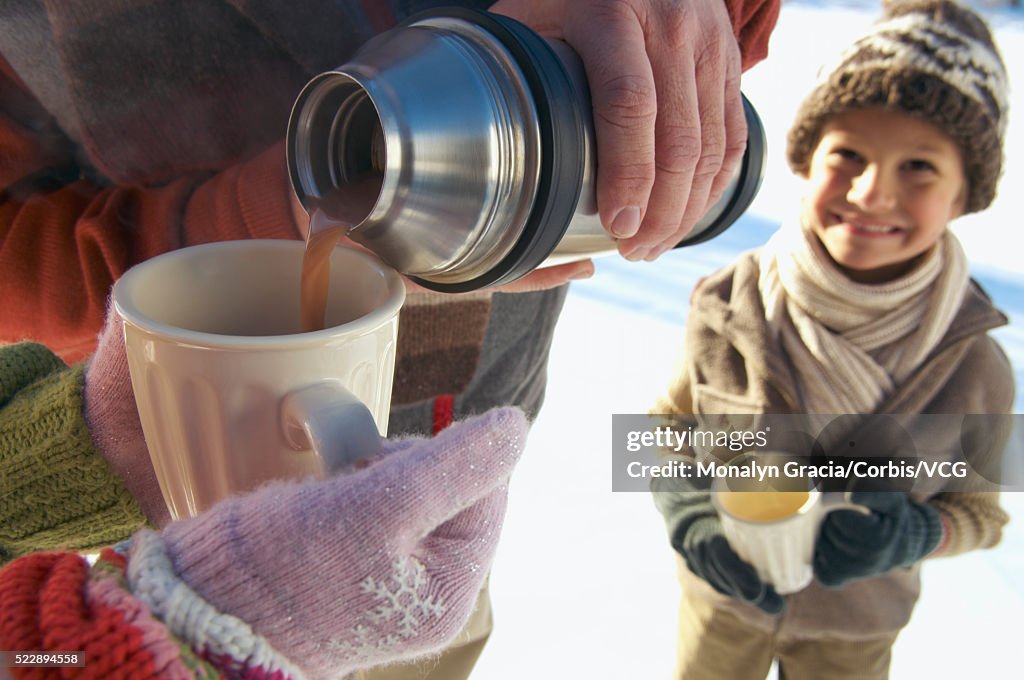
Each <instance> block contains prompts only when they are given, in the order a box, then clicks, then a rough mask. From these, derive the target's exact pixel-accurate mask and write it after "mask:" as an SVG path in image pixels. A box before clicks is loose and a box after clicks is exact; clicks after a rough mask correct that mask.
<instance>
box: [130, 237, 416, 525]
mask: <svg viewBox="0 0 1024 680" xmlns="http://www.w3.org/2000/svg"><path fill="white" fill-rule="evenodd" d="M303 252H304V244H303V243H302V242H300V241H283V240H282V241H274V240H246V241H229V242H222V243H214V244H207V245H201V246H193V247H189V248H183V249H181V250H176V251H173V252H170V253H166V254H164V255H160V256H158V257H155V258H153V259H150V260H147V261H146V262H143V263H141V264H138V265H136V266H135V267H133V268H131V269H130V270H129V271H128V272H126V273H125V274H124V276H122V277H121V278H120V279H119V280H118V282H117V283H116V285H115V286H114V293H113V299H114V305H115V309H116V311H117V313H118V315H120V317H121V319H122V320H123V323H124V334H125V345H126V349H127V356H128V367H129V371H130V373H131V380H132V387H133V389H134V392H135V400H136V404H137V405H138V409H139V418H140V420H141V422H142V428H143V432H144V434H145V438H146V445H147V447H148V448H149V453H150V457H151V459H152V462H153V467H154V468H155V470H156V476H157V479H158V481H159V483H160V489H161V491H162V493H163V496H164V500H165V501H166V503H167V506H168V509H169V510H170V513H171V516H172V517H173V518H175V519H177V518H182V517H188V516H194V515H196V514H198V513H200V512H202V511H203V510H205V509H207V508H209V507H210V506H211V505H213V504H214V503H216V502H217V501H219V500H221V499H222V498H225V497H227V496H229V495H233V494H236V493H243V492H246V491H249V490H251V489H253V488H255V487H257V486H259V485H261V484H263V483H264V482H266V481H269V480H272V479H284V478H299V477H305V476H310V475H315V476H324V475H327V474H330V473H331V472H332V471H334V470H337V469H340V468H343V467H345V466H347V465H349V464H351V463H353V462H354V461H355V460H358V459H360V458H364V457H366V456H367V455H372V454H373V453H375V452H376V451H377V450H378V449H379V447H380V438H381V436H383V435H386V434H387V424H388V413H389V408H390V402H391V387H392V380H393V375H394V365H395V347H396V343H397V334H398V312H399V309H400V308H401V306H402V303H403V302H404V300H405V288H404V285H403V283H402V280H401V278H400V277H399V276H398V274H397V273H396V272H395V271H394V270H392V269H391V268H390V267H388V266H387V265H385V264H383V263H382V262H380V261H379V260H378V259H377V258H375V257H374V256H373V255H371V254H368V253H365V252H361V251H356V250H353V249H350V248H344V247H338V248H335V249H334V250H333V251H332V253H331V256H330V257H331V262H330V283H329V287H328V299H327V305H326V313H325V328H324V329H323V330H319V331H314V332H302V324H301V319H300V313H299V312H300V278H301V271H302V259H303Z"/></svg>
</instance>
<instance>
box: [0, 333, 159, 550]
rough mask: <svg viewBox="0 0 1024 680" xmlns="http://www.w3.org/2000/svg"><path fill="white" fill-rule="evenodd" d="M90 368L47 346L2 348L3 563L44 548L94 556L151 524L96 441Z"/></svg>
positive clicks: (0, 487)
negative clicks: (89, 421)
mask: <svg viewBox="0 0 1024 680" xmlns="http://www.w3.org/2000/svg"><path fill="white" fill-rule="evenodd" d="M84 382H85V364H79V365H76V366H74V367H72V368H68V367H67V366H65V365H64V363H63V362H62V361H61V360H60V359H59V358H57V357H56V356H55V355H53V353H51V352H50V351H49V350H47V349H46V348H45V347H43V346H42V345H38V344H35V343H30V342H22V343H17V344H13V345H6V346H2V347H0V564H3V563H4V562H7V561H8V560H11V559H13V558H15V557H19V556H21V555H25V554H28V553H31V552H34V551H36V550H47V549H71V550H82V551H89V550H95V549H98V548H101V547H103V546H107V545H111V544H113V543H116V542H119V541H121V540H124V539H126V538H128V537H129V536H131V534H132V533H133V532H134V531H136V530H137V529H138V528H139V527H141V526H143V525H145V524H146V518H145V516H144V515H143V514H142V511H141V510H140V508H139V506H138V504H137V503H136V502H135V500H134V499H133V498H132V497H131V495H130V494H129V493H128V491H127V489H125V487H124V484H122V482H121V480H120V479H118V477H117V476H116V474H115V473H114V471H113V470H112V469H111V468H110V466H109V465H108V464H107V462H106V460H104V458H103V456H102V455H101V454H100V452H99V451H98V450H97V449H96V447H95V446H94V445H93V443H92V438H91V437H90V435H89V429H88V427H87V426H86V423H85V419H84V417H83V415H82V389H83V385H84Z"/></svg>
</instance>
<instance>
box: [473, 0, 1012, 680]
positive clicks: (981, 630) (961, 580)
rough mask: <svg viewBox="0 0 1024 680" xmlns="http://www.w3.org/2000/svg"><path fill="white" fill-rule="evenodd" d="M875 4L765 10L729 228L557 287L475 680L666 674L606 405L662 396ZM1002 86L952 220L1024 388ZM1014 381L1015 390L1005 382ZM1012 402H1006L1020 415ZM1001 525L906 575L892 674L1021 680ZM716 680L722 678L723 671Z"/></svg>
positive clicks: (640, 501) (669, 594)
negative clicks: (762, 139) (744, 199)
mask: <svg viewBox="0 0 1024 680" xmlns="http://www.w3.org/2000/svg"><path fill="white" fill-rule="evenodd" d="M975 4H976V6H977V7H979V8H980V9H981V10H982V12H983V13H984V14H985V15H986V17H987V18H988V19H989V22H990V25H991V26H992V27H993V28H994V31H995V33H996V38H997V40H998V42H999V45H1000V48H1001V50H1002V53H1003V58H1004V61H1005V62H1006V63H1007V64H1008V65H1009V68H1010V77H1011V84H1013V78H1014V76H1015V75H1017V74H1016V72H1015V70H1014V69H1015V68H1016V65H1017V64H1020V63H1024V62H1022V59H1021V57H1022V54H1021V53H1022V51H1024V41H1022V40H1021V37H1022V34H1024V11H1022V10H1021V9H1010V8H1008V7H1006V6H1005V5H1006V3H997V2H995V1H994V0H993V1H992V2H987V3H986V2H984V1H983V0H978V1H977V2H976V3H975ZM878 7H879V5H878V3H875V2H867V1H866V0H863V1H856V2H849V1H848V2H824V3H823V2H808V1H795V0H791V1H789V2H786V3H785V4H784V5H783V9H782V16H781V19H780V21H779V25H778V28H777V30H776V31H775V33H774V35H773V39H772V44H771V53H770V56H769V58H768V60H767V61H766V62H764V63H762V64H760V65H759V66H757V67H756V68H755V69H753V70H752V71H751V72H750V73H748V74H747V75H746V76H745V77H744V83H743V89H744V92H745V93H746V94H747V96H748V97H749V98H750V99H751V101H752V102H753V103H754V105H755V107H756V108H757V109H758V111H759V113H760V114H761V117H762V119H763V120H764V123H765V125H766V128H767V130H768V136H769V169H768V172H767V176H766V178H765V181H764V184H763V186H762V189H761V192H760V194H759V195H758V198H757V199H756V202H755V203H754V205H753V206H752V208H751V210H750V211H749V213H748V214H747V215H746V216H745V217H744V218H743V220H742V222H741V223H740V224H738V225H736V226H735V227H733V228H732V229H731V230H729V231H728V232H726V234H724V235H722V236H721V237H719V238H717V239H715V240H713V241H712V242H710V243H707V244H705V245H701V246H697V247H694V248H691V249H687V250H684V251H676V252H673V253H670V254H668V255H666V256H665V257H663V258H662V259H661V260H660V261H658V262H656V263H653V264H630V263H627V262H625V261H622V260H619V259H617V258H607V259H603V260H601V261H600V262H599V263H598V273H597V275H596V276H595V277H594V278H593V279H592V280H590V281H586V282H582V283H580V284H578V285H575V286H574V287H573V289H572V292H571V293H570V296H569V301H568V303H567V305H566V309H565V312H564V315H563V318H562V320H561V322H560V325H559V328H558V331H557V336H556V341H555V346H554V348H553V354H552V357H551V372H550V389H549V393H548V400H547V403H546V405H545V407H544V411H543V413H542V415H541V417H540V418H539V419H538V421H537V423H536V425H535V427H534V430H533V433H532V434H531V436H530V441H529V447H528V450H527V453H526V455H525V457H524V460H523V461H522V463H520V466H519V468H518V469H517V471H516V475H515V478H514V479H513V487H512V493H511V500H510V507H509V514H508V519H507V523H506V528H505V533H504V536H503V539H502V545H501V548H500V550H499V554H498V559H497V563H496V565H495V567H494V570H493V576H492V581H491V592H492V598H493V601H494V607H495V619H496V621H495V633H494V635H493V636H492V638H491V641H490V643H489V644H488V646H487V648H486V650H485V652H484V655H483V658H482V659H481V661H480V663H479V665H478V667H477V671H476V673H475V674H474V677H479V678H483V679H484V680H505V679H512V678H515V679H517V680H518V679H521V678H539V679H541V680H549V679H558V678H590V679H597V680H632V679H634V678H637V679H641V678H642V679H647V678H667V677H668V676H669V673H670V672H671V669H672V666H673V655H674V644H675V642H674V640H675V628H676V624H675V612H676V605H677V601H678V595H679V591H678V587H677V585H676V580H675V573H674V563H673V557H672V553H671V549H670V548H669V546H668V545H667V541H666V538H665V535H664V530H663V528H662V524H661V520H660V517H659V516H658V514H657V513H656V511H655V510H654V507H653V504H652V502H651V499H650V497H649V496H648V495H647V494H645V493H613V492H612V491H611V480H610V476H611V475H610V470H611V465H610V456H611V453H610V451H611V414H613V413H642V412H645V411H646V410H647V408H648V407H649V406H650V404H651V403H652V401H653V399H654V398H655V396H656V395H657V394H658V393H659V392H660V391H661V390H663V389H664V387H665V384H666V381H667V379H668V377H669V376H670V374H671V367H672V362H673V360H674V358H675V356H676V355H677V353H678V350H679V348H680V341H681V337H682V329H683V324H684V321H685V315H686V300H687V297H688V294H689V291H690V289H691V287H692V285H693V283H694V281H695V280H696V279H697V278H698V277H699V276H702V275H704V274H706V273H708V272H710V271H713V270H714V269H716V268H718V267H719V266H721V265H722V264H725V263H726V262H728V261H730V260H731V259H733V257H734V256H735V255H736V254H737V253H738V252H740V251H741V250H743V249H746V248H749V247H753V246H756V245H758V244H760V243H762V242H763V241H764V240H765V239H766V238H767V236H768V235H769V234H770V233H771V232H772V231H773V230H774V228H775V227H776V226H777V225H778V223H779V221H780V220H781V219H782V217H783V216H784V215H786V214H788V213H789V212H790V211H791V210H792V209H793V206H794V205H795V200H796V196H797V195H798V193H799V190H800V188H801V187H800V183H799V182H798V181H796V180H794V179H793V178H792V177H791V174H790V172H789V170H788V169H787V167H786V165H785V161H784V159H783V156H782V150H783V149H784V146H785V141H784V140H785V133H786V131H787V129H788V127H789V124H790V123H791V121H792V117H793V114H794V112H795V110H796V107H797V105H798V104H799V102H800V101H801V100H802V98H803V96H804V95H805V94H806V92H807V91H808V89H809V87H810V84H811V82H812V80H813V77H814V75H815V73H816V70H817V68H818V64H820V63H821V62H822V61H823V60H824V58H825V56H826V55H829V54H831V52H830V50H835V49H838V47H840V46H842V45H846V44H847V43H849V41H850V40H851V39H852V38H853V37H854V36H855V35H857V34H858V33H860V32H861V31H863V30H864V29H865V28H866V27H867V26H868V25H869V24H870V23H871V22H872V21H873V20H874V19H875V17H876V15H877V13H878ZM1022 92H1024V86H1022V87H1021V88H1020V89H1019V90H1014V91H1012V92H1011V101H1012V103H1011V112H1012V114H1011V123H1010V128H1009V133H1008V140H1007V148H1008V150H1009V152H1008V156H1009V157H1008V162H1007V168H1006V173H1005V175H1004V177H1003V180H1002V184H1001V189H1002V191H1001V193H1000V196H999V197H998V199H997V201H996V204H995V205H994V206H993V207H992V208H991V209H990V210H988V211H987V212H986V213H984V215H982V216H979V217H971V218H964V219H963V220H961V221H960V222H959V223H958V224H957V225H956V230H957V233H958V234H959V235H960V237H961V239H962V240H963V242H964V244H965V248H966V249H967V252H968V255H969V256H970V258H971V261H972V267H973V271H974V274H975V276H976V277H977V278H979V279H980V280H981V281H982V282H983V284H984V285H985V286H986V288H987V289H988V291H989V292H990V294H991V295H992V297H993V298H994V299H995V301H996V303H997V304H998V305H1000V306H1001V307H1002V308H1003V309H1004V310H1005V311H1007V312H1008V313H1009V314H1010V316H1011V317H1012V320H1013V325H1011V327H1009V328H1006V329H1002V330H1000V331H999V332H998V333H997V336H998V337H999V339H1000V340H1001V342H1002V343H1003V344H1004V346H1005V347H1006V349H1007V351H1008V352H1009V353H1010V355H1011V358H1012V359H1013V361H1014V364H1015V367H1016V375H1017V378H1018V384H1020V385H1024V380H1022V378H1024V334H1022V330H1021V327H1020V325H1019V324H1020V322H1021V320H1024V275H1022V274H1021V273H1020V272H1021V267H1020V266H1019V265H1018V263H1017V260H1018V258H1019V254H1018V253H1019V249H1020V248H1021V244H1022V240H1021V238H1020V235H1019V234H1017V233H1015V232H1014V231H1013V230H1016V229H1019V228H1020V226H1019V225H1020V220H1019V218H1017V217H1016V216H1017V215H1020V214H1021V212H1022V208H1024V195H1021V192H1020V191H1015V190H1014V189H1015V187H1020V186H1024V183H1022V181H1021V178H1022V175H1024V156H1022V155H1021V154H1020V153H1015V152H1017V151H1018V150H1021V149H1024V139H1022V137H1024V122H1019V120H1014V119H1013V117H1012V116H1013V115H1015V114H1019V113H1020V112H1022V111H1024V99H1022V97H1021V93H1022ZM1021 391H1024V390H1021ZM1022 406H1024V399H1021V398H1018V406H1017V412H1018V413H1021V412H1024V411H1022V408H1021V407H1022ZM1004 502H1005V505H1006V507H1007V509H1008V510H1009V511H1010V512H1011V514H1012V516H1013V521H1012V522H1011V524H1010V526H1009V527H1008V530H1007V532H1006V533H1005V535H1004V540H1003V543H1002V545H1001V546H999V547H998V548H996V549H994V550H991V551H985V552H980V553H974V554H970V555H965V556H961V557H957V558H954V559H950V560H937V561H934V562H930V563H928V564H927V565H926V566H925V569H924V580H925V584H924V595H923V597H922V599H921V602H920V604H919V605H918V608H917V611H916V612H915V615H914V619H913V621H912V622H911V624H910V626H909V627H908V628H907V629H906V631H904V633H903V635H902V636H901V637H900V639H899V641H898V642H897V645H896V650H895V656H894V662H893V674H892V675H893V677H894V678H896V679H901V678H913V679H916V678H924V677H927V678H933V679H937V680H942V679H945V678H950V679H952V678H962V677H977V678H986V679H999V678H1011V677H1021V675H1022V671H1021V666H1022V662H1024V651H1022V648H1021V646H1020V643H1019V633H1018V632H1016V631H1018V630H1019V626H1020V621H1021V620H1022V619H1024V494H1005V495H1004ZM723 680H728V679H723Z"/></svg>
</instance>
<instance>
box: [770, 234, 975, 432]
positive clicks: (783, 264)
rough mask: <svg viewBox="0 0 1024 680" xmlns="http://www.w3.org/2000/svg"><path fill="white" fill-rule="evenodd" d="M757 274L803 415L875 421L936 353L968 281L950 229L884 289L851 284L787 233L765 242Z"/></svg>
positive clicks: (809, 241) (813, 246)
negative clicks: (851, 416) (858, 416)
mask: <svg viewBox="0 0 1024 680" xmlns="http://www.w3.org/2000/svg"><path fill="white" fill-rule="evenodd" d="M760 267H761V274H760V278H759V280H758V287H759V289H760V292H761V300H762V302H763V304H764V309H765V316H766V319H767V321H768V325H769V328H770V329H771V330H772V332H773V333H774V334H775V336H776V337H778V338H780V340H781V343H782V346H783V347H784V348H785V350H786V352H787V354H788V355H789V357H790V360H791V362H792V364H793V367H794V370H795V373H796V380H797V384H798V385H799V389H800V392H801V395H800V398H801V400H802V405H803V408H804V410H805V412H806V413H820V414H867V413H873V412H874V411H875V409H876V408H877V407H878V406H879V405H880V404H881V403H882V401H883V400H884V399H885V398H886V397H888V396H889V395H891V394H892V393H893V391H894V389H895V387H896V386H897V385H899V384H900V383H901V382H903V381H904V380H905V379H906V378H907V377H908V376H909V375H910V374H911V373H912V372H913V371H914V370H915V369H916V368H917V367H918V366H920V365H921V363H922V362H923V361H924V360H925V358H926V357H927V356H928V355H929V353H930V352H931V351H932V350H933V349H935V346H936V345H937V344H938V342H939V341H940V340H941V339H942V337H943V336H944V335H945V333H946V331H947V330H948V329H949V325H950V323H951V322H952V320H953V317H954V316H955V315H956V313H957V311H958V310H959V308H960V303H961V301H962V300H963V296H964V293H965V291H966V290H967V282H968V272H967V269H968V268H967V257H966V255H965V254H964V251H963V248H961V246H960V242H959V241H958V240H957V238H956V237H955V236H954V235H953V234H952V233H951V232H950V231H949V230H948V229H947V230H946V232H945V235H944V236H943V237H942V238H941V239H940V240H939V241H938V243H936V245H935V247H934V248H933V249H932V250H931V252H929V253H928V254H927V255H926V256H925V258H924V260H923V261H922V262H921V263H920V264H918V266H917V267H915V268H914V269H913V270H912V271H911V272H909V273H908V274H906V275H904V276H903V277H901V278H899V279H896V280H895V281H890V282H888V283H884V284H879V285H866V284H860V283H855V282H853V281H851V280H849V279H848V278H846V276H845V275H843V273H842V272H841V271H840V270H839V269H838V268H837V267H836V266H835V264H834V263H833V262H832V260H831V259H830V258H829V256H828V254H827V253H826V252H825V250H824V247H823V246H822V245H821V243H820V242H819V241H818V239H817V237H815V236H814V235H813V234H811V233H810V232H809V231H807V230H804V229H801V228H799V227H793V226H789V225H784V226H783V227H782V228H781V229H779V231H778V232H776V233H775V235H773V236H772V238H771V239H769V241H768V243H767V244H765V246H764V248H763V249H762V252H761V262H760Z"/></svg>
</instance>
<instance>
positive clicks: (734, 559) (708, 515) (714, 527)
mask: <svg viewBox="0 0 1024 680" xmlns="http://www.w3.org/2000/svg"><path fill="white" fill-rule="evenodd" d="M651 491H652V492H654V493H653V494H652V495H653V496H654V504H655V505H656V506H657V507H658V510H659V511H660V512H661V514H662V516H664V518H665V525H666V527H667V528H668V532H669V540H670V542H671V543H672V547H673V548H674V549H675V551H676V552H677V553H679V555H680V556H682V558H683V560H684V561H685V562H686V566H687V567H689V569H690V571H692V572H693V573H694V574H696V575H697V576H699V577H700V578H702V579H704V580H705V581H707V582H708V584H710V585H711V587H712V588H714V589H715V590H717V591H718V592H720V593H722V594H723V595H728V596H730V597H733V598H735V599H737V600H740V601H741V602H746V603H747V604H752V605H754V606H755V607H758V608H759V609H761V610H763V611H765V612H767V613H769V614H780V613H782V610H783V609H784V608H785V602H784V601H783V599H782V596H781V595H779V594H778V593H777V592H775V589H774V588H773V587H772V586H771V585H769V584H767V583H765V582H764V581H762V580H761V578H760V577H759V576H758V575H757V571H756V570H755V569H754V568H753V567H752V566H750V565H749V564H747V563H746V562H744V561H743V560H742V559H740V557H739V555H737V554H736V552H735V551H734V550H733V549H732V547H731V546H730V545H729V541H728V540H727V539H726V538H725V534H724V532H723V531H722V521H721V520H720V519H719V517H718V513H717V512H716V511H715V508H714V506H712V504H711V494H710V493H709V492H708V491H701V490H681V489H679V487H678V485H677V484H674V483H673V482H672V481H670V480H663V479H661V478H658V479H655V480H653V481H652V483H651Z"/></svg>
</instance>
